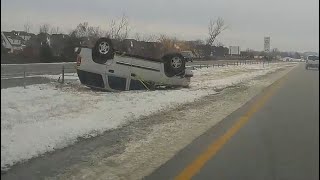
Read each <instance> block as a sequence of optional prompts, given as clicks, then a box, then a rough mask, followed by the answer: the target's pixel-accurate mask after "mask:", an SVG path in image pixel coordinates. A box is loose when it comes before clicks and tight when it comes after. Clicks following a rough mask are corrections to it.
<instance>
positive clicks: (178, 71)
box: [162, 53, 186, 77]
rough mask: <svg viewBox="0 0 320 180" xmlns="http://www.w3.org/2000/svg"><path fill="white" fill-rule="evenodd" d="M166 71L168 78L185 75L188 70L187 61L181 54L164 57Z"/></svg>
mask: <svg viewBox="0 0 320 180" xmlns="http://www.w3.org/2000/svg"><path fill="white" fill-rule="evenodd" d="M162 59H163V61H164V70H165V73H166V75H167V76H168V77H173V76H178V75H183V74H184V72H185V69H186V60H185V58H184V57H183V56H182V55H181V54H179V53H172V54H167V55H165V56H163V58H162Z"/></svg>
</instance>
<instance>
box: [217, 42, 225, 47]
mask: <svg viewBox="0 0 320 180" xmlns="http://www.w3.org/2000/svg"><path fill="white" fill-rule="evenodd" d="M216 46H218V47H219V46H224V44H223V43H222V42H217V43H216Z"/></svg>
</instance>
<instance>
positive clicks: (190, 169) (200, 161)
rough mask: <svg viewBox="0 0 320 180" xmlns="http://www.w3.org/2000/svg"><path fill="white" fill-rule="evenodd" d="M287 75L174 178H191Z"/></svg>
mask: <svg viewBox="0 0 320 180" xmlns="http://www.w3.org/2000/svg"><path fill="white" fill-rule="evenodd" d="M286 76H287V75H285V76H284V77H282V78H281V79H279V80H278V81H277V82H275V83H274V84H273V85H271V86H270V87H269V88H268V89H267V92H265V93H264V95H263V96H262V97H261V98H259V99H258V100H257V101H256V102H255V103H254V104H253V105H252V106H251V107H250V109H249V110H248V111H247V112H246V114H245V115H243V116H241V117H240V118H239V119H238V120H237V121H236V122H235V123H234V124H233V125H232V127H231V128H230V129H228V131H227V132H226V133H224V134H223V135H222V136H220V137H219V138H218V139H217V140H215V141H214V142H213V143H212V144H210V145H209V147H208V148H207V149H206V150H205V151H204V152H203V153H202V154H200V155H199V156H198V157H197V158H196V159H195V160H194V161H193V162H192V163H191V164H189V165H188V166H187V167H186V168H185V169H184V170H183V171H182V172H181V173H180V174H179V175H178V176H176V177H175V178H174V179H175V180H188V179H191V178H192V177H193V176H194V175H195V174H197V173H198V172H199V171H200V169H201V168H202V167H203V166H204V165H205V163H206V162H207V161H208V160H210V159H212V158H213V157H214V156H215V154H216V153H217V152H218V151H219V150H220V149H221V148H222V147H223V146H224V144H226V143H227V142H228V140H229V139H230V138H231V137H232V136H233V135H235V134H236V133H237V132H238V131H239V130H240V128H241V127H242V126H244V125H245V124H246V123H247V122H248V120H249V119H250V118H251V117H252V116H253V114H254V113H256V112H257V111H258V110H259V109H260V108H261V107H262V106H263V105H264V104H265V103H266V102H267V101H268V99H269V98H270V97H271V96H272V95H273V94H274V92H275V90H276V88H277V87H279V85H280V84H281V82H283V80H284V79H285V77H286Z"/></svg>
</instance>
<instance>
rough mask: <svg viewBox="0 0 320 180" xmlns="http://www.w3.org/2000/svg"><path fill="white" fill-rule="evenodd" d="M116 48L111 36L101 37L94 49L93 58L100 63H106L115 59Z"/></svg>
mask: <svg viewBox="0 0 320 180" xmlns="http://www.w3.org/2000/svg"><path fill="white" fill-rule="evenodd" d="M113 57H114V49H113V44H112V42H111V40H110V39H109V38H100V39H98V40H97V42H96V44H95V45H94V47H93V49H92V60H93V61H94V62H96V63H98V64H104V63H106V62H107V61H108V60H110V59H113Z"/></svg>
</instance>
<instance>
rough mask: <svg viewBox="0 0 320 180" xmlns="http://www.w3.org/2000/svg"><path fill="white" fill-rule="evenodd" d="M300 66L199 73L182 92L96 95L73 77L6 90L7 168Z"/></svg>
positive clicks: (4, 142) (4, 159)
mask: <svg viewBox="0 0 320 180" xmlns="http://www.w3.org/2000/svg"><path fill="white" fill-rule="evenodd" d="M294 65H295V64H294V63H278V64H270V65H265V66H264V67H263V65H262V64H256V65H245V66H228V67H221V68H204V69H198V70H195V71H194V77H193V78H192V83H191V85H190V88H188V89H179V90H156V91H130V92H120V93H110V92H108V93H106V92H95V91H91V90H89V89H87V88H85V87H83V86H81V85H80V84H79V81H75V80H74V79H76V78H75V77H76V75H72V74H70V75H69V76H66V79H70V80H72V81H70V82H71V83H70V84H69V85H66V86H65V87H62V88H60V87H56V86H55V84H45V85H31V86H28V87H27V88H26V89H24V88H21V87H14V88H8V89H1V96H2V99H1V107H2V109H1V169H2V170H4V169H5V168H6V167H8V166H11V165H13V164H15V163H17V162H19V161H23V160H27V159H30V158H32V157H36V156H39V155H41V154H43V153H45V152H48V151H53V150H55V149H59V148H63V147H66V146H68V145H71V144H73V143H75V142H76V141H77V139H78V138H88V137H92V136H96V135H98V134H101V133H103V132H104V131H106V130H110V129H114V128H117V127H119V126H121V125H124V124H125V123H128V122H130V121H134V120H137V119H139V118H140V117H142V116H148V115H150V114H152V113H155V112H157V111H161V110H165V109H168V108H173V107H175V106H178V105H180V104H184V103H189V102H193V101H195V100H196V99H199V98H201V97H203V96H206V95H209V94H215V93H216V92H217V90H219V89H222V88H225V87H228V86H232V85H235V84H238V83H241V82H246V81H249V80H251V79H253V78H256V77H259V76H262V75H265V74H267V73H270V72H274V71H276V70H278V69H280V68H285V67H289V66H294ZM48 77H49V78H53V79H57V78H58V77H56V76H48Z"/></svg>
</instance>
